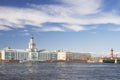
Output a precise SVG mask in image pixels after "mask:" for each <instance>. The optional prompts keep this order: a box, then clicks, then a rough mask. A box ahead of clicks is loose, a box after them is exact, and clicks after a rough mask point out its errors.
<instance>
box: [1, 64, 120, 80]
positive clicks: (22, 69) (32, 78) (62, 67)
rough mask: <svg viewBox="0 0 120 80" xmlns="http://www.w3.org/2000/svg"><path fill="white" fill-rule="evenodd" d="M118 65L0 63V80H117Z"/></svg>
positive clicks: (119, 65)
mask: <svg viewBox="0 0 120 80" xmlns="http://www.w3.org/2000/svg"><path fill="white" fill-rule="evenodd" d="M119 75H120V64H85V63H63V62H62V63H22V64H21V63H0V80H119V79H120V76H119Z"/></svg>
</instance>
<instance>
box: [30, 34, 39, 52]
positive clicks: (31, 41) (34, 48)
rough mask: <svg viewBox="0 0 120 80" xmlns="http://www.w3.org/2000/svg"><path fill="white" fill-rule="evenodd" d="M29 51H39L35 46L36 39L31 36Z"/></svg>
mask: <svg viewBox="0 0 120 80" xmlns="http://www.w3.org/2000/svg"><path fill="white" fill-rule="evenodd" d="M29 51H30V52H36V51H37V49H36V44H35V42H34V37H33V36H31V38H30V42H29Z"/></svg>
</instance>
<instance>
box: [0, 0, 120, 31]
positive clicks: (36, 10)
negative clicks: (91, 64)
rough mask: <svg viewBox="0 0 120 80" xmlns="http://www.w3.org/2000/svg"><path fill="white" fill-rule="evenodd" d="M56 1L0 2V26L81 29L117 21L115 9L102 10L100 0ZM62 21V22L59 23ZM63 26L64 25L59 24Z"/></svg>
mask: <svg viewBox="0 0 120 80" xmlns="http://www.w3.org/2000/svg"><path fill="white" fill-rule="evenodd" d="M59 2H60V3H61V4H58V5H51V4H49V5H36V4H29V5H27V6H29V7H26V8H18V7H6V6H0V26H1V27H0V30H11V29H14V28H25V27H26V26H33V27H37V28H39V30H40V31H64V32H65V31H69V30H71V31H75V32H79V31H83V30H90V29H92V27H91V28H89V27H84V26H86V25H94V24H97V25H99V24H108V23H111V24H118V25H120V16H119V15H118V14H117V13H116V12H113V11H111V12H103V11H102V9H101V8H102V0H97V1H96V0H77V1H74V0H60V1H59ZM47 22H49V23H60V25H58V26H54V25H53V27H52V26H47V27H46V26H44V25H43V24H44V23H47ZM63 24H64V25H63ZM63 27H64V28H63Z"/></svg>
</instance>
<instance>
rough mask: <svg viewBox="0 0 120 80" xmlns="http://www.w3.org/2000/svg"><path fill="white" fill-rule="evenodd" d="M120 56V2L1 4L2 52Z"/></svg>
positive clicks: (21, 0)
mask: <svg viewBox="0 0 120 80" xmlns="http://www.w3.org/2000/svg"><path fill="white" fill-rule="evenodd" d="M31 35H33V36H34V38H35V42H36V47H37V48H38V49H47V50H58V49H61V50H73V51H80V52H90V53H92V54H94V55H100V56H101V55H108V54H109V53H110V49H111V48H113V49H114V51H115V52H116V53H119V52H120V0H0V49H3V48H5V47H8V46H9V47H12V48H15V49H17V48H19V49H26V48H28V42H29V39H30V36H31Z"/></svg>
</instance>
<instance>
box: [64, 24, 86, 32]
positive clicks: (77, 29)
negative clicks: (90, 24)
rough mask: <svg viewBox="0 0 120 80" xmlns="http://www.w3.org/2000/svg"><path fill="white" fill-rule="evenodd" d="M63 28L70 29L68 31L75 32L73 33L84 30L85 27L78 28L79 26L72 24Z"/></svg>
mask: <svg viewBox="0 0 120 80" xmlns="http://www.w3.org/2000/svg"><path fill="white" fill-rule="evenodd" d="M63 26H64V27H65V28H67V29H70V30H72V31H75V32H79V31H83V30H86V29H85V27H83V26H79V25H74V24H65V25H63Z"/></svg>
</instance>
